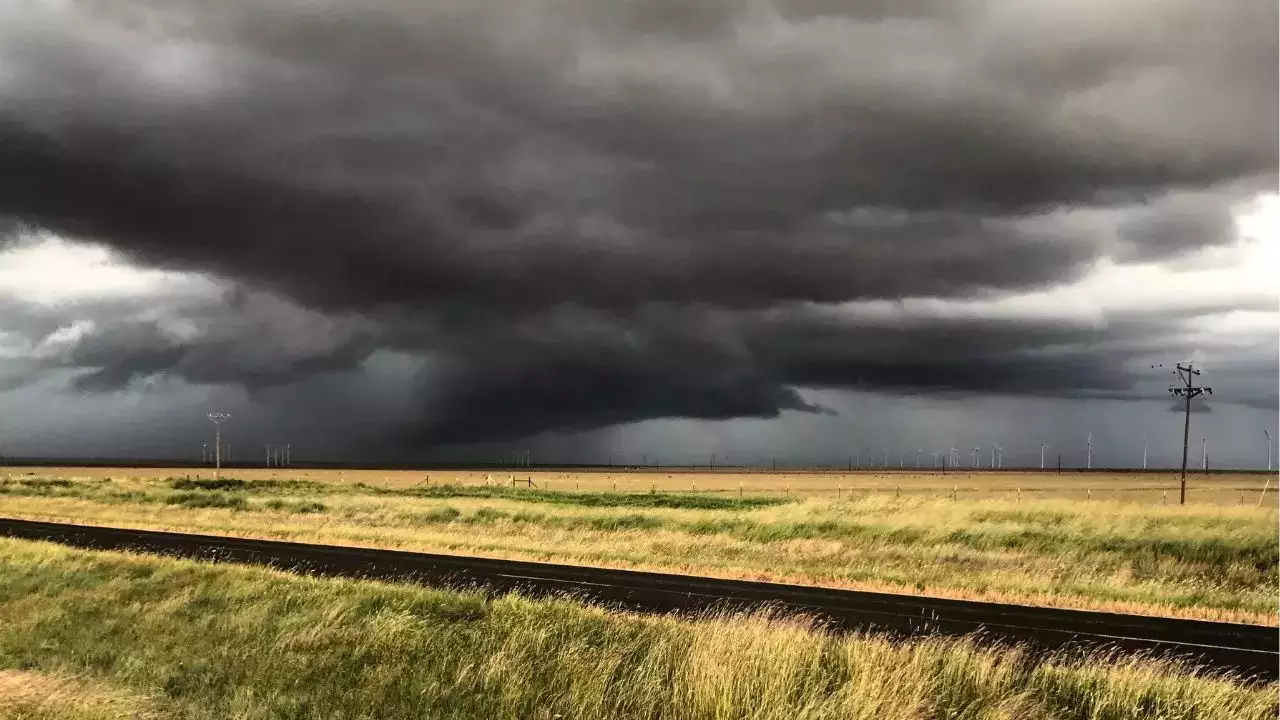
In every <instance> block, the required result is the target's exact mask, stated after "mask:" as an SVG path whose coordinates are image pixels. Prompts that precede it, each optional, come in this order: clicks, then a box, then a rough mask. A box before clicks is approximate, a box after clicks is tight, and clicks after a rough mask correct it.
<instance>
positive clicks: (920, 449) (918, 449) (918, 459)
mask: <svg viewBox="0 0 1280 720" xmlns="http://www.w3.org/2000/svg"><path fill="white" fill-rule="evenodd" d="M922 453H924V448H916V468H917V469H919V468H920V455H921V454H922ZM1267 456H1268V457H1270V456H1271V452H1270V451H1268V452H1267Z"/></svg>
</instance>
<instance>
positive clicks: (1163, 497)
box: [1160, 490, 1169, 505]
mask: <svg viewBox="0 0 1280 720" xmlns="http://www.w3.org/2000/svg"><path fill="white" fill-rule="evenodd" d="M1160 504H1161V505H1168V504H1169V491H1168V490H1165V491H1163V492H1161V493H1160Z"/></svg>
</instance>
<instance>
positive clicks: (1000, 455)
mask: <svg viewBox="0 0 1280 720" xmlns="http://www.w3.org/2000/svg"><path fill="white" fill-rule="evenodd" d="M996 469H997V470H1002V469H1004V448H1002V447H1000V446H999V445H997V446H996Z"/></svg>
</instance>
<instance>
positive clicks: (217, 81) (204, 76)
mask: <svg viewBox="0 0 1280 720" xmlns="http://www.w3.org/2000/svg"><path fill="white" fill-rule="evenodd" d="M1276 15H1277V10H1276V7H1275V4H1274V3H1273V2H1266V1H1265V0H1241V1H1240V2H1233V3H1227V4H1211V3H1203V2H1192V1H1191V0H1146V1H1145V2H1131V3H1125V4H1123V5H1119V6H1118V5H1116V4H1115V3H1112V2H1103V1H1102V0H1092V1H1088V2H1078V3H1070V4H1062V3H1058V2H1048V1H1047V0H1045V1H1039V0H1021V1H1018V2H1008V1H1007V0H1006V1H1001V2H981V1H978V0H961V1H959V2H955V1H947V2H942V1H919V2H894V3H888V2H878V3H852V2H849V3H844V2H832V1H831V0H811V1H807V2H790V3H777V4H772V3H768V2H752V3H726V2H718V1H712V0H695V1H692V2H672V1H670V0H645V1H642V2H631V3H604V4H602V3H595V2H587V1H586V0H536V1H534V2H527V3H520V4H519V5H518V6H512V5H511V4H510V3H498V2H474V1H470V2H461V1H458V2H439V1H434V2H408V1H407V0H377V1H375V2H366V3H349V2H341V3H339V2H309V3H281V2H276V1H272V2H267V1H265V0H230V1H228V2H221V3H208V2H196V1H195V0H191V1H189V2H174V1H168V2H163V3H160V2H144V1H138V0H115V1H113V2H80V3H43V2H35V1H34V0H32V1H31V2H16V3H8V4H5V5H3V6H0V68H2V70H0V168H4V169H5V171H4V172H3V173H0V309H2V310H3V316H2V317H0V341H2V342H0V392H4V395H0V397H4V398H5V402H6V404H7V405H12V406H13V407H16V408H18V411H17V412H16V413H13V416H16V417H19V418H21V422H17V421H15V420H13V419H12V417H11V418H9V419H7V420H6V421H5V422H6V424H5V425H3V426H0V427H4V428H5V429H4V432H5V433H6V434H7V435H6V437H7V439H6V437H0V445H5V446H12V447H14V448H16V450H9V452H31V453H35V452H75V451H76V448H80V447H87V446H88V445H89V444H92V443H94V442H100V438H103V437H106V436H108V435H110V436H113V437H118V436H119V435H121V433H122V432H123V431H124V429H130V434H131V437H130V438H126V439H124V440H122V441H124V442H128V443H130V445H129V447H132V448H144V447H145V448H147V452H155V453H160V454H166V453H170V452H175V453H176V452H180V450H179V449H180V448H189V447H191V443H192V441H191V440H190V439H188V438H189V436H190V434H192V433H198V432H201V430H200V429H199V423H198V422H197V423H195V424H194V425H188V423H187V421H185V420H183V421H181V422H179V421H175V420H173V418H177V417H179V416H180V417H183V418H185V417H195V418H196V419H197V420H198V419H199V417H200V415H201V414H202V412H203V410H204V409H205V408H206V407H207V406H209V405H210V404H211V403H216V404H219V405H235V406H237V408H238V409H237V410H236V415H237V422H238V423H243V424H242V425H241V427H242V431H241V432H243V433H245V435H246V437H249V436H252V435H253V433H254V432H258V433H261V434H263V436H265V435H266V434H268V433H271V432H275V433H277V434H279V433H292V434H302V433H304V432H306V433H308V434H309V435H310V436H312V437H314V438H317V439H316V440H313V441H312V442H313V443H314V444H315V445H316V446H317V450H319V448H320V447H323V448H324V449H325V451H326V452H328V453H330V454H331V455H332V456H334V457H341V456H353V455H357V454H366V455H367V454H378V455H384V456H387V457H415V458H416V457H437V456H438V457H444V456H454V455H457V456H462V455H467V454H476V453H492V452H495V448H497V449H498V450H496V451H499V452H500V448H503V447H508V446H523V445H529V444H531V443H534V442H536V443H538V444H540V446H541V447H544V448H545V450H546V452H554V453H557V454H561V455H565V456H583V457H586V456H589V455H594V454H598V453H599V452H600V450H601V448H605V450H604V452H605V453H606V454H607V453H608V452H610V450H609V449H608V448H614V447H619V446H628V445H629V444H632V443H644V442H648V441H646V440H645V439H644V438H646V437H648V435H647V434H652V433H655V432H656V433H659V435H661V434H662V433H664V432H669V433H672V435H671V437H672V439H671V440H670V441H669V442H667V443H666V444H667V445H668V446H669V447H673V448H674V447H676V446H679V447H686V446H687V447H688V448H689V449H688V450H687V452H689V453H695V454H698V453H701V452H702V450H701V449H699V448H703V447H704V446H707V445H716V444H720V445H726V444H727V445H732V446H733V448H734V449H732V450H729V449H727V448H726V450H725V452H733V453H735V454H743V453H753V452H757V453H758V454H762V455H763V454H765V453H766V450H767V454H770V455H772V454H777V453H778V452H780V451H779V448H784V449H785V448H787V447H794V448H804V450H803V452H804V453H805V454H807V455H812V456H814V457H818V456H822V455H824V454H834V455H837V456H838V455H840V454H842V452H843V451H841V450H840V448H841V447H843V446H845V445H847V443H848V439H847V434H849V433H855V432H856V433H860V434H874V433H873V432H872V430H871V429H869V428H865V427H860V426H856V425H851V423H855V422H861V421H862V420H863V419H864V418H863V414H864V413H865V410H860V409H859V408H861V407H862V404H860V401H857V400H858V399H860V398H862V399H865V398H868V397H872V398H875V402H874V403H872V406H873V407H875V408H877V410H876V412H877V413H879V414H881V415H883V416H885V417H888V416H892V417H895V418H898V419H897V420H895V423H898V424H899V426H900V427H902V428H903V431H902V432H903V433H905V434H909V435H912V436H913V437H916V436H928V437H929V438H932V436H934V435H957V434H958V433H959V432H960V430H961V429H963V428H965V427H967V426H968V425H971V424H972V423H971V422H969V421H953V420H947V419H946V418H947V417H951V415H949V414H948V413H955V412H957V411H956V410H955V409H956V408H968V410H967V412H972V413H974V414H975V417H981V416H982V414H983V413H986V414H988V415H991V416H992V417H987V418H986V420H985V421H984V422H985V423H987V424H988V425H991V426H993V427H994V426H997V425H998V424H999V423H998V422H997V420H996V418H995V416H998V417H999V418H1001V420H1000V422H1005V421H1006V419H1007V418H1023V420H1022V421H1018V422H1017V423H1016V424H1017V425H1020V426H1022V428H1019V429H1018V432H1019V433H1022V431H1023V428H1025V427H1027V426H1028V425H1029V424H1030V425H1031V426H1032V427H1037V428H1041V427H1042V429H1037V430H1035V431H1034V432H1032V431H1026V433H1025V434H1026V435H1027V437H1028V439H1027V440H1026V441H1025V442H1026V443H1030V444H1032V445H1034V446H1036V447H1038V442H1039V441H1038V440H1036V441H1035V442H1034V443H1033V442H1032V441H1031V439H1030V438H1031V437H1033V436H1038V435H1041V434H1044V435H1053V436H1056V435H1058V434H1060V433H1067V432H1068V431H1069V432H1076V431H1077V430H1079V429H1080V427H1083V426H1088V425H1090V424H1091V421H1090V420H1089V415H1090V414H1091V413H1098V414H1100V415H1101V416H1105V417H1118V416H1127V415H1125V414H1126V413H1139V414H1137V415H1133V418H1134V420H1135V421H1137V418H1138V417H1139V415H1141V413H1143V412H1148V411H1147V410H1143V411H1141V412H1139V410H1138V409H1139V408H1155V407H1157V406H1160V407H1161V411H1163V410H1165V409H1167V408H1165V407H1163V406H1164V405H1165V402H1164V401H1162V400H1157V398H1159V397H1160V394H1161V393H1162V392H1163V383H1164V379H1163V378H1161V377H1156V378H1154V379H1153V377H1152V373H1151V368H1150V365H1151V364H1153V363H1157V362H1171V361H1175V360H1186V359H1195V360H1198V361H1201V362H1203V363H1205V366H1206V368H1207V369H1209V370H1212V371H1213V372H1214V376H1213V377H1214V384H1215V386H1216V387H1215V389H1216V390H1219V391H1220V395H1219V396H1218V397H1219V398H1220V400H1219V402H1218V403H1217V404H1216V405H1215V412H1214V413H1213V414H1211V415H1205V416H1204V417H1206V418H1209V417H1212V418H1213V419H1214V422H1219V423H1222V424H1223V426H1224V427H1226V426H1231V427H1236V426H1237V425H1238V426H1239V427H1242V428H1243V427H1246V426H1247V425H1248V424H1249V423H1254V422H1257V423H1258V424H1259V427H1258V428H1257V432H1256V433H1255V434H1257V435H1260V434H1261V425H1262V424H1265V422H1266V421H1268V420H1270V421H1274V415H1275V412H1276V407H1277V399H1276V398H1277V393H1276V380H1277V346H1278V343H1277V329H1276V328H1277V322H1276V320H1277V319H1278V317H1277V312H1276V311H1277V294H1276V285H1275V282H1274V279H1273V278H1272V277H1271V276H1270V273H1269V272H1265V271H1263V270H1261V269H1260V267H1261V266H1262V264H1265V263H1274V262H1278V261H1280V257H1278V256H1277V253H1276V243H1277V242H1280V239H1278V238H1277V237H1276V232H1277V227H1278V226H1280V220H1277V218H1278V217H1280V210H1277V208H1276V206H1275V202H1274V201H1275V192H1276V154H1277V133H1276V126H1277V123H1276V112H1277V70H1276V67H1277V66H1276V55H1277V38H1276V26H1277V17H1276ZM1242 219H1248V222H1246V223H1245V225H1248V227H1246V226H1245V225H1242V224H1241V223H1242V222H1244V220H1242ZM1249 223H1251V224H1249ZM89 247H100V248H106V250H103V251H97V250H90V249H88V248H89ZM3 248H7V250H4V249H3ZM94 253H98V254H94ZM42 258H43V259H42ZM42 263H43V264H42ZM95 263H96V264H95ZM6 268H8V270H7V271H6ZM6 272H7V273H8V274H6ZM44 275H49V277H43V276H44ZM70 278H73V280H69V279H70ZM6 285H7V287H6ZM6 388H7V390H5V389H6ZM1101 398H1110V399H1109V400H1105V401H1104V400H1102V399H1101ZM931 403H943V405H942V406H939V407H944V408H945V409H944V410H939V409H936V408H935V406H934V405H932V404H931ZM993 403H994V404H993ZM1126 403H1127V404H1126ZM55 408H56V411H55ZM72 408H80V411H76V410H73V409H72ZM89 408H97V409H96V410H89ZM1065 408H1081V409H1077V410H1066V409H1065ZM1114 408H1126V409H1125V410H1123V411H1121V410H1116V409H1114ZM78 412H79V413H82V414H83V417H80V416H79V415H78V414H77V413H78ZM1151 412H1155V411H1154V410H1152V411H1151ZM850 416H852V418H851V417H850ZM957 417H959V416H957ZM1144 417H1145V416H1144ZM1153 417H1154V416H1153ZM159 418H169V420H166V421H161V420H159ZM1071 418H1075V419H1071ZM971 420H972V419H971ZM1162 421H1163V420H1155V419H1152V420H1150V421H1149V422H1150V423H1154V424H1159V423H1160V422H1162ZM952 422H961V426H957V427H955V428H952V427H951V425H948V423H952ZM1144 422H1147V421H1144ZM15 423H16V424H15ZM156 423H162V424H164V427H163V428H157V427H156ZM1273 426H1274V423H1273ZM71 428H74V431H72V430H71ZM143 428H146V429H145V430H144V429H143ZM273 428H275V429H273ZM663 428H666V429H665V430H664V429H663ZM761 428H767V429H766V430H762V429H761ZM949 428H950V429H949ZM876 432H878V431H876ZM139 433H142V434H145V435H147V436H148V437H147V438H143V439H139V438H138V437H136V436H137V435H138V434H139ZM1232 437H1234V435H1233V436H1232ZM69 438H74V441H72V440H70V439H69ZM319 438H323V440H321V439H319ZM927 441H928V442H930V443H936V442H944V441H943V440H941V439H927ZM959 441H960V439H959V438H957V442H959ZM992 441H994V440H992ZM245 442H254V443H255V444H260V443H259V442H257V441H249V440H246V441H245ZM878 442H885V441H878ZM903 442H906V441H903ZM920 442H926V439H921V440H918V441H917V440H911V441H910V443H909V444H915V443H920ZM945 442H946V443H950V442H951V441H945ZM964 442H969V441H967V440H966V441H964ZM973 442H978V441H977V440H975V441H973ZM1008 442H1013V441H1006V444H1007V443H1008ZM1017 442H1023V441H1022V440H1018V441H1017ZM1239 442H1240V448H1241V449H1240V450H1239V452H1240V457H1241V458H1242V459H1241V460H1240V462H1244V461H1245V460H1244V459H1243V458H1245V457H1247V452H1246V450H1245V448H1247V447H1248V444H1247V443H1246V442H1245V441H1244V440H1240V441H1239ZM152 448H154V449H152ZM181 452H186V450H181ZM671 452H673V453H674V452H675V451H674V450H671ZM681 452H686V451H685V450H681ZM459 454H461V455H459ZM565 459H573V458H571V457H566V458H565Z"/></svg>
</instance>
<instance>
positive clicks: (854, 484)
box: [0, 467, 1277, 505]
mask: <svg viewBox="0 0 1280 720" xmlns="http://www.w3.org/2000/svg"><path fill="white" fill-rule="evenodd" d="M213 474H214V472H213V468H210V467H200V468H130V467H8V468H5V467H0V478H4V477H10V478H21V477H44V478H60V479H68V480H75V479H84V480H96V479H102V478H126V477H127V478H152V479H164V478H169V477H177V476H181V477H191V478H212V477H213ZM223 474H224V475H227V476H234V477H236V478H239V479H242V480H279V479H292V480H306V481H310V482H315V483H320V484H326V485H327V484H334V483H337V484H342V485H355V484H365V485H370V486H375V487H379V488H384V489H405V488H420V487H425V486H431V485H464V486H484V485H486V483H488V485H489V486H499V485H506V486H508V487H510V486H511V485H512V481H513V480H514V484H515V485H516V486H517V487H528V486H529V483H530V481H532V483H533V485H534V486H536V487H537V488H539V489H544V490H552V491H563V490H576V491H584V492H621V493H643V492H652V491H659V492H675V493H712V494H718V495H725V496H729V495H788V494H789V495H796V496H815V497H843V496H844V495H846V494H848V493H855V494H859V493H861V494H866V493H890V494H906V495H917V496H921V497H946V498H950V497H951V496H952V494H957V495H961V496H963V497H967V498H974V497H977V498H1004V499H1010V500H1016V499H1017V497H1018V495H1019V494H1022V495H1023V496H1024V497H1027V498H1041V499H1048V498H1058V499H1080V500H1085V499H1089V498H1097V499H1100V500H1104V499H1105V500H1116V501H1121V502H1134V503H1146V504H1177V502H1178V487H1179V478H1178V474H1177V473H1176V472H1169V471H1163V472H1155V471H1153V472H1120V473H1117V472H1107V471H1096V472H1095V471H1089V472H1079V471H1063V472H1061V473H1058V472H1053V471H1044V472H1038V471H1027V470H1000V471H989V470H966V469H964V468H961V469H959V470H948V471H947V472H945V473H944V472H942V471H939V470H933V471H921V470H855V471H851V472H849V471H844V470H815V471H794V472H781V471H780V472H770V471H767V470H730V469H725V470H707V469H699V470H689V469H687V468H679V469H676V468H672V469H666V470H660V469H621V468H617V469H613V468H610V469H603V468H602V469H597V470H590V471H583V470H578V471H562V470H540V469H499V470H359V469H331V468H323V469H314V468H292V467H291V468H260V467H259V468H226V469H224V470H223ZM1269 477H1270V476H1268V475H1266V474H1264V473H1257V472H1218V473H1209V474H1204V473H1194V474H1188V477H1187V487H1188V491H1187V502H1189V503H1195V504H1221V505H1239V504H1241V501H1242V500H1243V502H1244V503H1245V504H1256V503H1257V501H1258V500H1259V499H1260V498H1262V499H1263V500H1264V503H1265V502H1270V503H1271V504H1272V505H1274V504H1275V503H1276V497H1277V496H1276V495H1275V493H1276V483H1275V482H1274V481H1270V480H1269ZM1264 490H1265V495H1264ZM1268 498H1269V499H1268Z"/></svg>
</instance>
